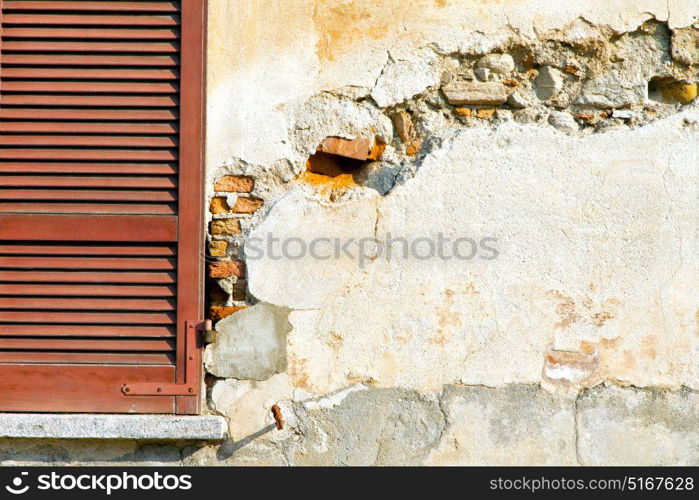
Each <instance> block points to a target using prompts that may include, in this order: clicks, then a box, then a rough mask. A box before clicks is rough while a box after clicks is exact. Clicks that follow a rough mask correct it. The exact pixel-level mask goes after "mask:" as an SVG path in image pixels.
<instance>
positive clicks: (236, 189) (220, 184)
mask: <svg viewBox="0 0 699 500" xmlns="http://www.w3.org/2000/svg"><path fill="white" fill-rule="evenodd" d="M254 188H255V180H254V179H253V178H252V177H248V176H245V175H225V176H223V177H221V178H220V179H219V180H218V181H217V182H216V184H215V185H214V190H215V191H219V192H223V193H250V192H252V190H253V189H254Z"/></svg>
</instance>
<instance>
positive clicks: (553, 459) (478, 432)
mask: <svg viewBox="0 0 699 500" xmlns="http://www.w3.org/2000/svg"><path fill="white" fill-rule="evenodd" d="M441 407H442V408H443V410H444V413H445V415H446V419H447V428H446V430H445V431H444V434H443V435H442V438H441V440H440V443H439V446H438V447H436V448H435V449H434V450H433V451H432V452H431V453H430V456H429V458H428V460H427V464H429V465H471V466H472V465H481V466H482V465H537V466H542V465H559V466H560V465H577V464H578V463H577V459H576V451H575V404H574V401H572V400H570V399H563V398H558V397H556V396H554V395H551V394H549V393H548V392H546V391H544V390H543V389H541V388H540V387H538V386H533V385H510V386H507V387H504V388H501V389H495V388H488V387H458V386H449V387H446V388H445V390H444V394H443V395H442V398H441Z"/></svg>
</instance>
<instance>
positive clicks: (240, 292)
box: [231, 281, 248, 302]
mask: <svg viewBox="0 0 699 500" xmlns="http://www.w3.org/2000/svg"><path fill="white" fill-rule="evenodd" d="M247 288H248V287H247V283H246V282H244V281H239V282H237V283H236V284H235V285H233V289H232V290H231V298H232V299H233V300H237V301H241V302H242V301H244V300H245V299H246V298H247Z"/></svg>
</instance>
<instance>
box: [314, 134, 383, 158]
mask: <svg viewBox="0 0 699 500" xmlns="http://www.w3.org/2000/svg"><path fill="white" fill-rule="evenodd" d="M372 146H373V141H372V140H371V139H367V138H365V137H359V138H357V139H351V140H350V139H343V138H341V137H328V138H326V139H325V140H324V141H323V142H321V143H320V146H318V151H319V152H323V153H329V154H332V155H338V156H344V157H346V158H354V159H355V160H366V159H367V158H368V157H369V155H370V154H371V150H372Z"/></svg>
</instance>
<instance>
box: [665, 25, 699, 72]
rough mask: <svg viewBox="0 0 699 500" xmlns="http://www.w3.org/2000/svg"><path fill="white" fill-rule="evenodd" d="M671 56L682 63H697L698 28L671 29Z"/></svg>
mask: <svg viewBox="0 0 699 500" xmlns="http://www.w3.org/2000/svg"><path fill="white" fill-rule="evenodd" d="M671 50H672V58H673V59H675V60H676V61H679V62H680V63H682V64H686V65H688V66H689V65H692V64H699V28H697V27H694V26H688V27H686V28H683V29H676V30H672V49H671Z"/></svg>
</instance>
